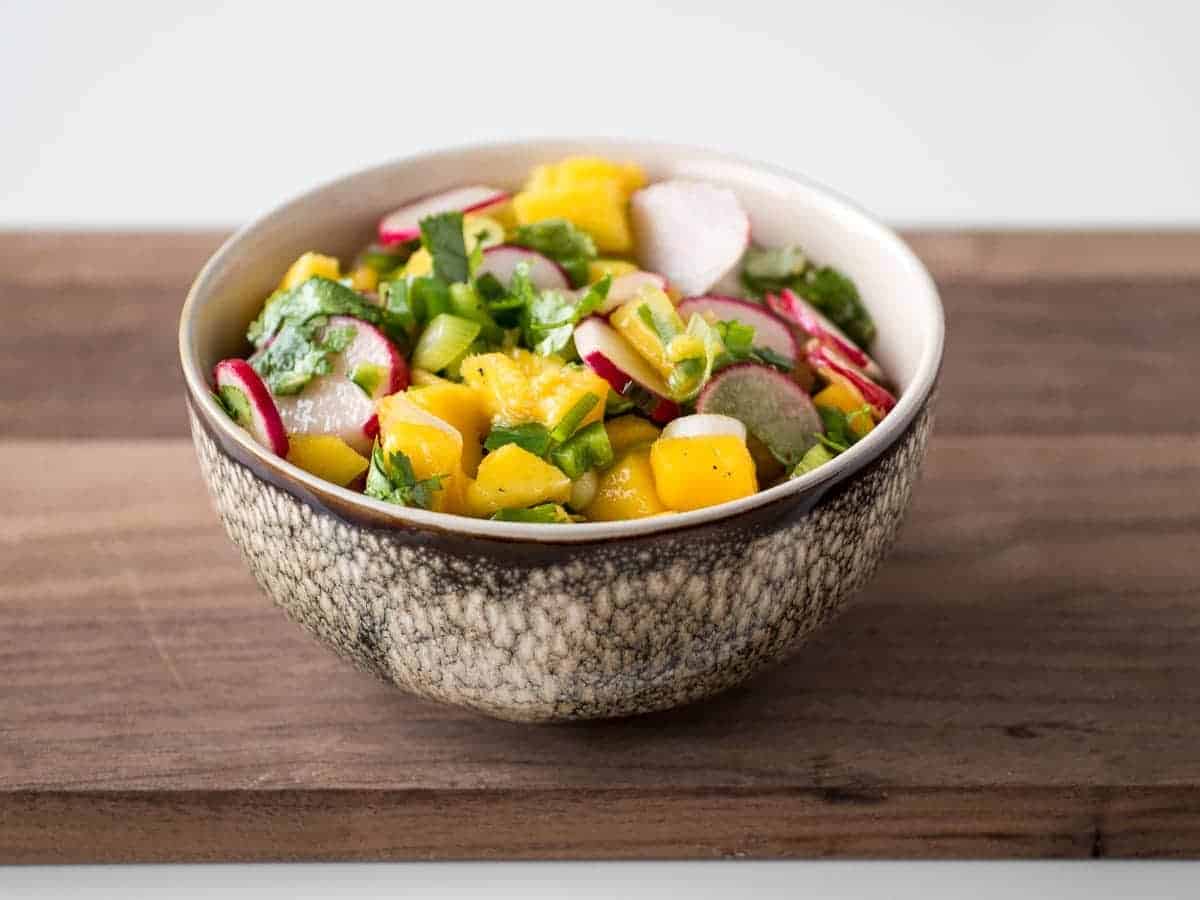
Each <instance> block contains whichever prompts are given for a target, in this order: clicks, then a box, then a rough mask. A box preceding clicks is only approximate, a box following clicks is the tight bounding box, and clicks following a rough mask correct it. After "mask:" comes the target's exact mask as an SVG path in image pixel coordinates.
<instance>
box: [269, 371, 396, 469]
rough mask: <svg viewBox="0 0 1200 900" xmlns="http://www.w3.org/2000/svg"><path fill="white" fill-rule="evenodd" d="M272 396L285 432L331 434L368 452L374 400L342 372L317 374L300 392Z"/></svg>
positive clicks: (375, 422)
mask: <svg viewBox="0 0 1200 900" xmlns="http://www.w3.org/2000/svg"><path fill="white" fill-rule="evenodd" d="M275 400H276V404H277V405H278V407H279V415H280V417H281V418H282V419H283V424H284V427H285V428H286V429H287V432H288V434H332V435H334V436H336V437H340V438H341V439H342V440H343V441H345V442H346V443H347V444H349V445H350V446H351V447H353V448H354V449H355V450H357V451H358V452H359V453H361V454H363V455H364V456H366V455H368V454H369V453H370V452H371V443H372V442H373V441H374V440H375V435H376V434H377V433H378V432H379V420H378V419H377V418H376V416H375V401H374V400H372V399H371V398H370V397H368V396H367V395H366V394H365V393H363V390H362V388H360V387H359V386H358V385H357V384H355V383H354V382H353V381H351V380H350V379H349V378H347V377H346V376H345V375H318V376H317V377H316V378H314V379H313V380H312V381H310V382H309V383H308V384H307V385H305V387H304V390H303V391H301V392H300V393H299V394H289V395H287V396H284V397H277V398H275Z"/></svg>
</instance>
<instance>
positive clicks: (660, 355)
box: [609, 287, 684, 378]
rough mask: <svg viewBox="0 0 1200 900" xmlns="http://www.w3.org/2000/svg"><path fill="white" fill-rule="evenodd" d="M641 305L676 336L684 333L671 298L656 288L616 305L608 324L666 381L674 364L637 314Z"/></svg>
mask: <svg viewBox="0 0 1200 900" xmlns="http://www.w3.org/2000/svg"><path fill="white" fill-rule="evenodd" d="M643 306H647V307H649V308H650V314H651V315H652V316H653V317H654V318H655V319H656V320H657V321H658V322H660V323H661V325H662V327H664V328H665V329H667V331H668V332H674V333H675V334H679V333H680V332H682V331H683V330H684V325H683V321H682V320H681V319H680V318H679V313H677V312H676V311H675V304H674V303H672V302H671V298H670V297H668V296H667V295H666V294H665V293H664V292H663V291H660V290H659V289H658V288H655V287H645V288H642V290H641V291H639V292H638V294H637V296H636V297H634V298H633V299H632V300H626V301H625V302H624V303H622V304H621V305H620V306H618V307H617V308H616V310H615V311H614V312H613V314H612V315H611V316H610V317H609V322H611V323H612V326H613V328H615V329H616V330H617V331H619V332H620V333H621V336H622V337H624V338H625V340H627V341H629V343H630V344H631V345H632V346H633V349H634V350H636V351H637V352H638V354H639V355H640V356H641V357H642V358H643V359H645V360H646V362H648V363H650V365H652V366H653V367H654V368H655V369H656V370H657V371H658V373H659V374H660V375H662V376H663V377H664V378H669V377H670V375H671V370H672V368H674V363H673V362H672V361H671V356H670V353H669V352H668V348H667V346H665V345H664V344H663V341H662V338H661V337H660V335H659V333H658V331H657V330H656V329H655V328H653V327H652V326H651V325H649V324H647V323H646V321H645V320H644V319H643V318H642V316H641V315H640V313H639V312H638V311H639V310H640V309H641V308H642V307H643Z"/></svg>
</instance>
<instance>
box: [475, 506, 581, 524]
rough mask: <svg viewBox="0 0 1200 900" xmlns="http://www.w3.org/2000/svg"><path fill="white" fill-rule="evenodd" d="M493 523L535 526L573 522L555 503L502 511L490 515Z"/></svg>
mask: <svg viewBox="0 0 1200 900" xmlns="http://www.w3.org/2000/svg"><path fill="white" fill-rule="evenodd" d="M492 520H493V521H495V522H528V523H532V524H537V525H555V524H560V523H561V524H565V523H567V522H571V521H573V520H572V519H571V517H570V516H569V515H567V511H566V510H565V509H563V508H562V507H561V506H559V505H558V504H557V503H542V504H539V505H538V506H531V507H529V508H528V509H502V510H499V511H497V512H494V513H492Z"/></svg>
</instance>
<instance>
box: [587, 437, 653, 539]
mask: <svg viewBox="0 0 1200 900" xmlns="http://www.w3.org/2000/svg"><path fill="white" fill-rule="evenodd" d="M664 512H669V510H668V509H667V507H666V506H665V505H664V504H663V502H662V500H660V499H659V496H658V490H657V488H656V487H655V483H654V470H653V469H652V468H651V465H650V447H648V446H640V447H636V448H634V449H633V450H630V451H628V452H627V453H626V454H625V455H624V456H618V457H617V461H616V462H615V463H613V464H612V465H611V466H610V467H609V468H607V469H605V470H604V471H603V472H601V473H600V481H599V483H598V484H597V485H596V497H595V499H594V500H592V502H591V503H590V504H589V505H588V507H587V509H585V510H584V515H586V516H587V517H588V518H589V519H591V520H592V521H595V522H615V521H618V520H621V519H642V518H645V517H646V516H656V515H658V514H659V513H664Z"/></svg>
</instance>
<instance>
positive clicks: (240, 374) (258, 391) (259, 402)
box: [213, 359, 288, 456]
mask: <svg viewBox="0 0 1200 900" xmlns="http://www.w3.org/2000/svg"><path fill="white" fill-rule="evenodd" d="M225 373H227V374H228V377H227V378H222V375H223V374H225ZM213 383H214V384H216V386H217V388H218V389H219V388H221V387H235V388H238V389H239V390H241V391H242V392H243V393H245V394H246V399H247V400H249V401H250V411H251V415H255V416H257V418H258V420H259V422H260V424H261V426H262V431H263V436H264V437H265V438H266V439H267V441H268V442H269V443H267V444H263V446H265V447H266V448H267V449H268V450H270V451H271V452H272V453H275V454H276V455H278V456H287V454H288V437H287V432H286V431H285V430H284V428H283V419H281V418H280V417H279V410H278V409H277V408H276V406H275V398H274V397H272V396H271V391H270V390H269V389H268V388H267V386H266V385H265V384H263V380H262V379H261V378H259V377H258V373H257V372H255V371H254V369H253V368H252V367H251V366H250V363H248V362H246V360H244V359H223V360H221V361H220V362H219V363H217V364H216V365H215V366H213ZM239 427H241V426H240V424H239ZM245 431H246V432H247V433H249V434H250V436H251V437H254V438H255V440H257V439H258V438H257V435H255V434H254V433H253V432H252V431H250V429H248V428H247V429H245ZM259 443H262V442H261V441H259Z"/></svg>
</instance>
